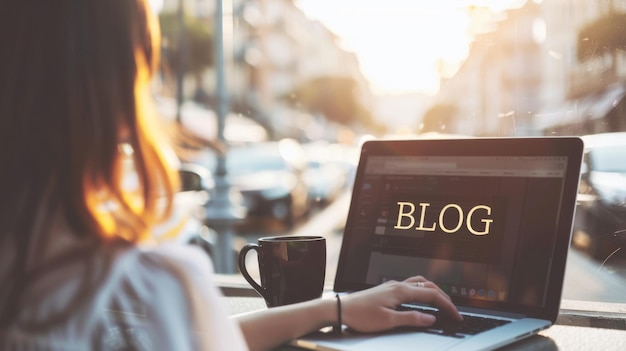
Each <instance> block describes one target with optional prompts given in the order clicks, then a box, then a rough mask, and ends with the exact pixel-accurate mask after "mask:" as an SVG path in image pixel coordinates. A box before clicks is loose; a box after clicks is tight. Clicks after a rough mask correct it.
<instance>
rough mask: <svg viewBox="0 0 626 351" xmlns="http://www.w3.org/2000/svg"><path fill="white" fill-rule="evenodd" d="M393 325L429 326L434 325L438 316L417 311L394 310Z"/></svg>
mask: <svg viewBox="0 0 626 351" xmlns="http://www.w3.org/2000/svg"><path fill="white" fill-rule="evenodd" d="M392 313H393V314H392V323H393V327H398V326H414V327H428V326H431V325H433V323H435V321H436V320H437V318H435V316H433V315H430V314H427V313H420V312H417V311H394V312H392Z"/></svg>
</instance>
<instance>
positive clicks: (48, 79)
mask: <svg viewBox="0 0 626 351" xmlns="http://www.w3.org/2000/svg"><path fill="white" fill-rule="evenodd" d="M158 39H159V31H158V26H157V22H156V19H155V17H154V16H153V15H152V14H151V13H150V11H149V9H148V7H147V4H146V0H107V1H102V0H64V1H29V0H22V1H5V2H2V3H0V40H1V41H0V45H1V46H0V47H1V48H2V49H3V54H2V55H0V164H1V165H2V172H0V194H2V195H1V196H2V206H1V210H0V286H2V289H0V349H3V350H10V349H27V350H28V349H62V350H74V349H75V350H86V349H112V350H117V349H138V350H143V349H146V350H156V349H163V350H197V349H203V350H204V349H210V350H237V349H246V348H248V347H249V348H250V349H259V350H262V349H269V348H272V347H275V346H277V345H280V344H281V343H284V342H286V341H288V340H290V339H292V338H294V337H297V336H299V335H302V334H305V333H307V332H310V331H313V330H315V329H317V328H320V327H323V326H328V325H333V324H335V323H337V319H338V315H337V305H336V302H335V300H334V299H318V300H314V301H309V302H305V303H301V304H296V305H291V306H287V307H279V308H273V309H269V310H265V311H262V312H259V313H256V314H249V315H246V316H244V317H240V318H239V319H237V320H235V319H230V318H228V317H227V314H226V312H225V311H224V309H223V307H222V304H221V301H220V295H219V292H218V290H217V288H216V287H215V286H214V285H212V282H211V276H212V268H211V265H210V261H209V260H208V258H207V257H206V255H204V254H203V253H202V252H200V251H199V250H196V249H193V248H191V247H186V246H176V245H174V244H167V243H161V244H156V243H155V241H154V240H153V239H152V237H151V235H150V233H151V230H152V228H153V227H154V226H155V225H157V224H159V223H161V222H163V221H164V220H165V219H166V218H167V216H168V215H169V213H170V208H171V203H172V196H173V193H174V192H175V191H176V189H177V186H178V179H177V173H176V172H175V171H174V169H175V167H174V164H173V162H172V160H171V158H170V157H168V154H167V152H166V151H164V150H167V146H166V143H165V142H166V140H165V134H164V133H162V131H160V130H158V129H157V128H156V125H155V124H154V122H155V121H152V120H150V119H149V117H150V116H151V115H152V113H150V110H149V104H148V102H149V100H150V99H149V89H148V88H149V87H148V85H149V82H150V79H151V77H152V75H153V74H154V72H155V70H156V67H157V64H158V53H159V42H158ZM129 161H130V162H129ZM129 165H130V166H132V167H128V166H129ZM129 168H132V170H131V171H129ZM129 174H131V175H132V176H133V177H134V179H135V181H134V182H131V183H130V184H129V182H128V179H131V178H129ZM416 282H424V284H423V286H417V285H416V284H415V283H416ZM407 301H423V302H428V303H432V304H434V305H436V306H438V307H439V308H441V309H442V310H443V311H445V312H447V313H448V314H450V315H451V316H453V317H455V318H457V319H460V318H461V317H460V315H459V314H458V312H457V311H456V309H455V307H454V306H453V304H452V303H451V302H450V299H449V297H448V296H447V295H445V294H444V293H443V292H442V291H441V290H440V289H439V288H437V286H436V285H435V284H433V283H432V282H429V281H426V280H425V279H424V278H422V277H413V278H410V279H408V280H407V281H405V282H392V283H389V284H383V285H381V286H379V287H376V288H373V289H369V290H366V291H362V292H359V293H354V294H351V295H348V296H345V297H343V298H342V304H341V311H342V315H343V318H342V321H343V323H344V324H345V325H347V326H349V327H350V328H353V329H356V330H360V331H365V332H368V331H378V330H383V329H388V328H392V327H395V326H400V325H413V326H425V325H430V324H432V323H433V322H434V320H433V317H431V316H426V315H421V314H419V313H417V312H398V311H395V310H394V308H395V307H396V306H398V305H399V304H400V303H402V302H407Z"/></svg>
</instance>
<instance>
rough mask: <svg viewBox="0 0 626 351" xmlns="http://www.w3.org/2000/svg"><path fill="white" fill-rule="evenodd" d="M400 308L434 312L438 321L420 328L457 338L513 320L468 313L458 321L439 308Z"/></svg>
mask: <svg viewBox="0 0 626 351" xmlns="http://www.w3.org/2000/svg"><path fill="white" fill-rule="evenodd" d="M398 310H399V311H418V312H421V313H428V314H432V315H433V316H435V317H437V321H435V323H434V324H433V325H431V326H429V327H426V328H420V330H422V331H425V332H427V333H431V334H439V335H447V336H453V337H457V338H463V337H465V336H466V335H475V334H478V333H481V332H484V331H487V330H489V329H493V328H495V327H498V326H501V325H504V324H507V323H510V322H511V321H508V320H504V319H496V318H486V317H478V316H472V315H466V314H463V321H461V322H457V321H454V320H451V319H450V318H448V317H446V316H443V315H442V314H440V313H439V311H437V310H429V309H425V308H420V307H417V306H407V305H402V306H400V307H398Z"/></svg>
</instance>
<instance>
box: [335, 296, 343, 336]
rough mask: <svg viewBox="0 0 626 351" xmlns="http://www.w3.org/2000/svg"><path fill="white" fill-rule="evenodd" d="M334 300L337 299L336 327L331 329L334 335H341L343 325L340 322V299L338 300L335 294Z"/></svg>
mask: <svg viewBox="0 0 626 351" xmlns="http://www.w3.org/2000/svg"><path fill="white" fill-rule="evenodd" d="M335 298H336V299H337V325H335V327H334V328H333V329H334V330H333V331H334V332H335V333H336V334H341V329H342V326H343V323H342V321H341V299H340V298H339V294H335Z"/></svg>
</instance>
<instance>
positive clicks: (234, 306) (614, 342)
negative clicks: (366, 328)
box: [224, 296, 626, 351]
mask: <svg viewBox="0 0 626 351" xmlns="http://www.w3.org/2000/svg"><path fill="white" fill-rule="evenodd" d="M224 299H226V301H227V306H228V309H229V312H230V314H231V315H235V314H240V313H246V312H251V311H257V310H262V309H265V308H266V306H265V302H264V301H263V299H261V298H260V297H249V296H245V297H242V296H228V297H224ZM557 323H558V322H557ZM278 350H280V351H291V350H299V349H297V348H294V347H290V346H282V347H279V348H278V349H277V351H278ZM503 350H515V351H522V350H523V351H527V350H568V351H569V350H585V351H586V350H602V351H605V350H607V351H608V350H616V351H617V350H620V351H624V350H626V330H621V329H610V328H596V327H590V326H574V325H561V324H555V325H553V326H552V327H550V328H548V329H546V330H543V331H541V332H540V333H539V334H538V335H535V336H532V337H530V338H527V339H525V340H521V341H518V342H516V343H514V344H511V345H509V346H507V347H506V348H504V349H503Z"/></svg>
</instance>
